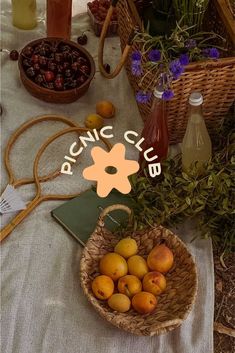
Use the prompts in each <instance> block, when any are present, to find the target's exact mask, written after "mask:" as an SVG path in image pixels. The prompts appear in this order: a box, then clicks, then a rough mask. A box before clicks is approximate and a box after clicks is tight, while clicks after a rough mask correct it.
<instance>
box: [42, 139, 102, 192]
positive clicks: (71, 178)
mask: <svg viewBox="0 0 235 353" xmlns="http://www.w3.org/2000/svg"><path fill="white" fill-rule="evenodd" d="M83 135H84V134H83ZM77 140H78V139H76V135H75V134H74V133H69V134H66V135H64V136H62V137H59V138H58V139H56V140H55V141H53V142H52V143H51V144H50V145H49V146H47V148H46V149H45V151H44V152H43V154H42V156H41V158H40V161H39V165H38V173H39V175H42V174H48V169H49V168H51V163H52V160H53V163H55V164H56V165H57V166H60V167H61V166H62V164H63V163H64V162H69V163H70V165H71V172H72V175H66V174H62V173H60V175H59V176H58V177H57V178H55V179H53V180H50V181H47V182H45V183H40V186H41V192H42V194H43V195H51V194H53V195H56V194H60V195H61V194H62V195H65V196H69V195H70V194H78V193H80V192H82V191H85V190H86V189H88V188H89V187H90V186H91V184H92V183H91V182H90V181H88V180H85V179H84V177H83V175H82V173H83V170H84V169H85V168H86V167H87V166H89V165H91V164H93V159H92V157H91V149H92V148H93V147H94V146H100V147H102V148H103V149H105V150H107V147H106V146H105V145H104V143H103V142H102V141H96V142H88V143H87V147H86V148H84V149H83V151H82V153H81V154H80V155H79V157H78V159H77V161H76V162H75V163H73V162H71V161H69V159H66V158H65V156H67V157H69V158H73V157H72V156H71V155H70V154H69V149H70V146H71V145H72V143H73V142H77ZM52 151H53V152H54V153H52Z"/></svg>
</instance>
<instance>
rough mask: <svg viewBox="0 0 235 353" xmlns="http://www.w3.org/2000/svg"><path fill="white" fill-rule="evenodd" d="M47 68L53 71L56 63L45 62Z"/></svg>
mask: <svg viewBox="0 0 235 353" xmlns="http://www.w3.org/2000/svg"><path fill="white" fill-rule="evenodd" d="M47 68H48V70H49V71H53V72H55V71H56V70H57V65H56V63H54V62H53V61H49V62H48V64H47Z"/></svg>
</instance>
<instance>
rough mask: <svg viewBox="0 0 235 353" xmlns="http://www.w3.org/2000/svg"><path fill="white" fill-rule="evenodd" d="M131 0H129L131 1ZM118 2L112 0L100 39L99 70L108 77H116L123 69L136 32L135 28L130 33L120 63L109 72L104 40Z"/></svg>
mask: <svg viewBox="0 0 235 353" xmlns="http://www.w3.org/2000/svg"><path fill="white" fill-rule="evenodd" d="M129 1H130V0H128V2H129ZM117 3H118V0H112V3H111V6H110V8H109V9H108V13H107V15H106V18H105V21H104V24H103V27H102V31H101V35H100V41H99V49H98V62H99V70H100V73H101V74H102V76H104V77H106V78H109V79H111V78H114V77H116V76H117V75H118V74H119V72H120V71H121V70H122V68H123V66H124V64H125V62H126V60H127V58H128V54H129V51H130V49H131V45H132V41H133V38H134V34H135V30H134V29H133V30H132V31H131V33H130V36H129V38H128V41H127V44H126V46H125V48H124V50H123V53H122V56H121V59H120V61H119V63H118V64H117V66H116V68H115V69H114V71H113V72H111V73H107V71H106V70H105V68H104V61H103V57H104V42H105V37H106V34H107V31H108V27H109V24H110V21H111V18H112V14H113V10H114V9H115V7H116V5H117Z"/></svg>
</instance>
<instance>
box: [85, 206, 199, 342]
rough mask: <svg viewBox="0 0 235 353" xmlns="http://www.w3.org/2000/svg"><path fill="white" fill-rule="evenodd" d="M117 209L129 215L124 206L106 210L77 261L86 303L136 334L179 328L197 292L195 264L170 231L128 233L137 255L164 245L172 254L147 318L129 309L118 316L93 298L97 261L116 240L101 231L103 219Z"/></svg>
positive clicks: (158, 228)
mask: <svg viewBox="0 0 235 353" xmlns="http://www.w3.org/2000/svg"><path fill="white" fill-rule="evenodd" d="M116 209H123V210H125V211H127V212H128V213H130V209H129V208H128V207H127V206H124V205H113V206H110V207H108V208H106V209H105V210H104V211H103V212H102V214H101V216H100V218H99V220H98V224H97V228H96V229H95V231H94V233H93V234H92V235H91V237H90V238H89V240H88V242H87V244H86V246H85V248H84V250H83V253H82V258H81V262H80V275H81V286H82V288H83V291H84V293H85V295H86V296H87V298H88V300H89V302H90V303H91V304H92V305H93V306H94V308H95V309H96V310H97V311H98V313H99V314H100V315H101V316H102V317H103V318H104V319H106V320H107V321H108V322H110V323H111V324H113V325H115V326H117V327H119V328H121V329H123V330H125V331H128V332H131V333H133V334H136V335H144V336H153V335H160V334H163V333H166V332H168V331H171V330H173V329H175V328H176V327H178V326H180V325H181V324H182V322H183V321H184V320H185V319H186V317H187V316H188V314H189V312H190V311H191V309H192V306H193V304H194V302H195V298H196V293H197V271H196V265H195V262H194V260H193V258H192V255H191V254H190V253H189V251H188V249H187V247H186V246H185V244H184V243H183V242H182V241H181V240H180V239H179V238H178V237H177V236H176V235H175V234H173V233H172V232H171V231H170V230H168V229H166V228H164V227H162V226H157V227H155V228H151V229H149V230H148V231H145V232H135V233H131V234H129V235H130V236H131V237H133V238H134V239H135V240H136V242H137V244H138V254H139V255H141V256H143V257H145V258H146V257H147V255H148V254H149V252H150V251H151V250H152V248H153V247H154V246H155V245H157V244H160V243H161V242H165V244H166V245H167V246H168V247H169V248H170V249H171V250H172V252H173V254H174V265H173V267H172V269H171V270H170V271H169V272H168V273H167V274H166V275H165V276H166V281H167V287H166V290H165V292H163V293H162V294H161V295H160V296H158V304H157V307H156V309H155V310H154V311H153V312H152V313H150V314H147V315H141V314H138V313H137V312H135V311H134V310H133V309H130V310H129V311H128V312H126V313H118V312H116V311H113V310H111V309H110V308H109V306H108V304H107V302H106V301H102V300H98V299H96V298H95V296H94V294H93V292H92V289H91V283H92V280H93V279H94V278H95V277H96V276H97V275H99V274H100V273H99V261H100V259H101V258H102V256H103V255H105V254H106V253H107V252H113V249H114V247H115V245H116V244H117V242H118V241H119V239H118V238H117V236H116V235H115V234H112V233H111V232H109V231H108V230H107V229H105V228H104V221H103V217H104V216H105V215H106V214H107V213H109V212H111V211H113V210H116Z"/></svg>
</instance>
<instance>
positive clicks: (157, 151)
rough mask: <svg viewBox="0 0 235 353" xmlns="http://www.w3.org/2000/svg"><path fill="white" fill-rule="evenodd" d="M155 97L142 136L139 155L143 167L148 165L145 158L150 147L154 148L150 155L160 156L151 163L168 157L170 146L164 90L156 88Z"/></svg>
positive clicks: (150, 156)
mask: <svg viewBox="0 0 235 353" xmlns="http://www.w3.org/2000/svg"><path fill="white" fill-rule="evenodd" d="M153 94H154V99H153V104H152V109H151V112H150V115H149V117H148V119H147V120H146V122H145V125H144V128H143V131H142V135H141V136H142V137H143V138H144V141H143V143H142V144H141V147H142V151H141V152H140V155H139V164H140V167H141V168H142V169H143V168H145V167H146V165H148V162H146V160H145V158H144V152H145V151H147V150H148V149H149V148H151V147H152V148H153V150H152V151H151V152H149V153H148V157H149V158H152V157H154V156H156V155H157V156H158V158H157V159H155V160H154V161H152V162H150V163H158V162H161V161H162V160H163V159H165V158H166V157H167V154H168V147H169V136H168V126H167V112H166V104H165V101H164V100H163V99H162V95H163V91H162V90H161V89H160V88H159V89H155V90H154V93H153Z"/></svg>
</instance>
